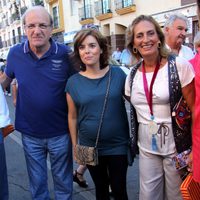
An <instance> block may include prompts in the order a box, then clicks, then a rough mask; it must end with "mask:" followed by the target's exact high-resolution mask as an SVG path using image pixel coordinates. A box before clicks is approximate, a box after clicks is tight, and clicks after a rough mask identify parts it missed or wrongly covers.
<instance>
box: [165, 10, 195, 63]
mask: <svg viewBox="0 0 200 200" xmlns="http://www.w3.org/2000/svg"><path fill="white" fill-rule="evenodd" d="M188 28H189V21H188V19H187V17H185V16H184V15H182V14H173V15H171V16H169V18H168V19H167V20H166V22H165V25H164V34H165V40H166V44H167V46H168V47H169V48H170V49H171V50H172V52H173V53H175V54H177V55H178V56H180V57H184V58H185V59H186V60H190V59H192V58H193V57H194V54H193V52H192V50H191V49H190V48H189V47H187V46H185V45H183V43H184V41H185V38H186V33H187V31H188Z"/></svg>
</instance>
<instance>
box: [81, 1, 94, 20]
mask: <svg viewBox="0 0 200 200" xmlns="http://www.w3.org/2000/svg"><path fill="white" fill-rule="evenodd" d="M91 18H93V16H92V6H91V5H89V4H88V5H85V6H84V7H82V8H79V20H80V21H81V20H85V19H91Z"/></svg>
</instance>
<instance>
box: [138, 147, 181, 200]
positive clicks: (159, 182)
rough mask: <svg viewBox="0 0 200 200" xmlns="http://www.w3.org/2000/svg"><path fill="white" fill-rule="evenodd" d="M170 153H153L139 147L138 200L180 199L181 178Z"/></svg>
mask: <svg viewBox="0 0 200 200" xmlns="http://www.w3.org/2000/svg"><path fill="white" fill-rule="evenodd" d="M174 155H175V154H171V155H166V156H163V155H155V154H152V153H147V152H145V151H144V150H142V149H141V148H140V155H139V171H140V195H139V199H140V200H182V196H181V193H180V189H179V188H180V185H181V182H182V181H181V178H180V176H179V174H178V172H177V171H176V169H175V168H174V166H173V165H172V161H171V158H172V157H173V156H174Z"/></svg>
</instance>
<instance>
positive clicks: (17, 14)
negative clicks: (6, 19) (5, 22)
mask: <svg viewBox="0 0 200 200" xmlns="http://www.w3.org/2000/svg"><path fill="white" fill-rule="evenodd" d="M11 19H12V22H14V21H16V20H19V19H20V16H19V13H13V14H12V17H11Z"/></svg>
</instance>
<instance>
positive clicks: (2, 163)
mask: <svg viewBox="0 0 200 200" xmlns="http://www.w3.org/2000/svg"><path fill="white" fill-rule="evenodd" d="M9 124H10V118H9V110H8V106H7V103H6V99H5V96H4V93H3V90H2V87H1V85H0V199H1V200H8V179H7V168H6V159H5V149H4V141H3V135H2V128H4V127H6V126H7V125H9Z"/></svg>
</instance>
